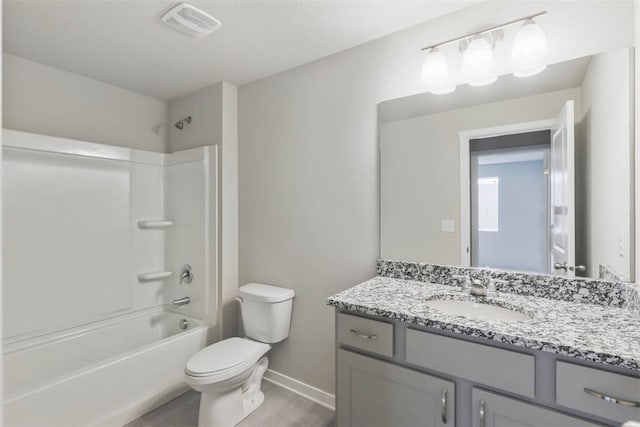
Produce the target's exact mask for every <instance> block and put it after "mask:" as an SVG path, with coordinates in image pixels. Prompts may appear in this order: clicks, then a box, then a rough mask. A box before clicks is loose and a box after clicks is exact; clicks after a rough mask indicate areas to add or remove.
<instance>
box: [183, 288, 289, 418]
mask: <svg viewBox="0 0 640 427" xmlns="http://www.w3.org/2000/svg"><path fill="white" fill-rule="evenodd" d="M293 297H294V292H293V290H291V289H286V288H280V287H277V286H271V285H264V284H260V283H250V284H247V285H244V286H242V287H240V289H239V297H238V300H239V301H240V310H241V313H242V321H243V324H244V329H245V332H246V335H247V338H239V337H233V338H227V339H225V340H222V341H219V342H217V343H214V344H212V345H210V346H207V347H205V348H204V349H202V350H200V351H199V352H197V353H196V354H194V355H193V356H192V357H191V359H189V361H188V362H187V365H186V367H185V381H186V383H187V384H189V386H190V387H191V388H192V389H194V390H196V391H199V392H201V393H202V395H201V398H200V414H199V417H198V426H199V427H223V426H225V427H226V426H233V425H236V424H238V423H239V422H240V421H242V420H243V419H244V418H245V417H247V416H248V415H249V414H250V413H251V412H253V411H254V410H256V409H257V408H258V407H259V406H260V405H261V404H262V402H263V401H264V394H263V393H262V391H260V386H261V383H262V377H263V375H264V373H265V371H266V370H267V367H268V365H269V360H268V358H267V357H266V356H265V355H266V354H267V352H268V351H269V349H270V348H271V346H270V345H269V344H267V343H276V342H280V341H282V340H284V339H285V338H287V337H288V336H289V326H290V321H291V308H292V303H293V301H292V300H293Z"/></svg>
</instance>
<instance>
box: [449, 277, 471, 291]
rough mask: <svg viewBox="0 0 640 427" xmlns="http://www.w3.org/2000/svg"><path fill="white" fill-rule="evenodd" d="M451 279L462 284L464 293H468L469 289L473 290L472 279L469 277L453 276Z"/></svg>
mask: <svg viewBox="0 0 640 427" xmlns="http://www.w3.org/2000/svg"><path fill="white" fill-rule="evenodd" d="M451 278H452V279H453V280H455V281H457V282H458V283H460V284H461V285H460V286H461V287H462V292H468V291H469V288H471V278H470V277H469V276H468V275H465V274H453V275H451Z"/></svg>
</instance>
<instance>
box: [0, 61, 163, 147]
mask: <svg viewBox="0 0 640 427" xmlns="http://www.w3.org/2000/svg"><path fill="white" fill-rule="evenodd" d="M2 58H3V74H2V86H3V97H2V106H3V108H2V110H3V112H2V114H3V126H4V127H5V128H7V129H15V130H20V131H24V132H32V133H39V134H44V135H51V136H58V137H61V138H71V139H79V140H81V141H90V142H98V143H102V144H110V145H119V146H123V147H131V148H137V149H140V150H148V151H157V152H166V151H167V149H168V138H167V127H166V125H165V122H166V121H167V103H166V101H162V100H160V99H156V98H151V97H149V96H146V95H141V94H139V93H136V92H132V91H130V90H126V89H122V88H119V87H117V86H113V85H109V84H106V83H102V82H99V81H97V80H92V79H89V78H86V77H83V76H80V75H78V74H73V73H69V72H67V71H64V70H60V69H57V68H53V67H48V66H46V65H42V64H39V63H37V62H33V61H29V60H27V59H24V58H20V57H18V56H14V55H9V54H3V55H2Z"/></svg>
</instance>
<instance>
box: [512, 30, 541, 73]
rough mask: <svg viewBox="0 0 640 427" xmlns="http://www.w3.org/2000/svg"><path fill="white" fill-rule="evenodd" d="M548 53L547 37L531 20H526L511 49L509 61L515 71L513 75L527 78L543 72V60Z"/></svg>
mask: <svg viewBox="0 0 640 427" xmlns="http://www.w3.org/2000/svg"><path fill="white" fill-rule="evenodd" d="M548 51H549V48H548V46H547V37H546V36H545V35H544V32H543V31H542V28H540V26H539V25H538V24H536V23H535V22H533V20H531V19H527V20H526V21H525V22H524V24H522V27H520V29H519V30H518V32H517V33H516V37H515V39H514V41H513V47H512V48H511V60H512V61H513V64H514V66H515V70H516V71H515V72H514V73H513V75H514V76H516V77H527V76H533V75H534V74H538V73H539V72H541V71H542V70H544V69H545V64H544V58H545V57H546V56H547V52H548Z"/></svg>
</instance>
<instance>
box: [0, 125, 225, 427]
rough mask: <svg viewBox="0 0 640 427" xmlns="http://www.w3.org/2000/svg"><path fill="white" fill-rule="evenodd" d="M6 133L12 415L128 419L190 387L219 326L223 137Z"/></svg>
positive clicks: (104, 421)
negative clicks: (160, 140)
mask: <svg viewBox="0 0 640 427" xmlns="http://www.w3.org/2000/svg"><path fill="white" fill-rule="evenodd" d="M3 142H4V146H3V155H4V160H3V179H4V201H3V208H4V215H3V221H4V223H3V226H4V243H3V244H4V246H3V250H4V257H5V258H4V259H5V263H4V265H5V270H4V272H3V274H4V277H3V279H4V298H3V301H4V307H3V308H4V319H3V320H4V322H3V323H4V417H5V419H4V421H5V423H6V425H9V426H36V425H47V426H87V425H118V424H123V423H126V422H128V421H130V420H132V419H134V418H136V417H138V416H140V415H142V414H144V413H145V412H147V411H148V410H150V409H152V408H154V407H156V406H158V405H160V404H162V403H164V402H166V401H168V400H169V399H171V398H173V397H175V396H176V395H178V394H179V393H181V392H183V391H184V390H186V389H187V386H186V384H185V383H184V380H183V377H184V367H185V364H186V362H187V360H188V359H189V357H190V356H191V355H193V354H194V353H195V352H197V351H198V350H199V349H201V348H202V347H204V346H205V345H206V344H207V343H208V342H211V341H214V340H215V339H216V338H217V329H216V316H217V295H216V291H215V290H216V289H217V286H216V278H217V271H216V262H215V260H216V259H217V254H216V248H217V243H216V242H217V211H216V206H217V203H216V197H217V193H216V190H217V174H216V170H217V169H216V166H217V154H216V153H217V151H216V147H215V146H208V147H201V148H197V149H191V150H185V151H181V152H176V153H172V154H160V153H152V152H146V151H139V150H132V149H128V148H121V147H114V146H108V145H102V144H93V143H87V142H80V141H73V140H68V139H61V138H54V137H49V136H44V135H35V134H29V133H24V132H17V131H9V130H4V131H3ZM189 272H190V273H189Z"/></svg>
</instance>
